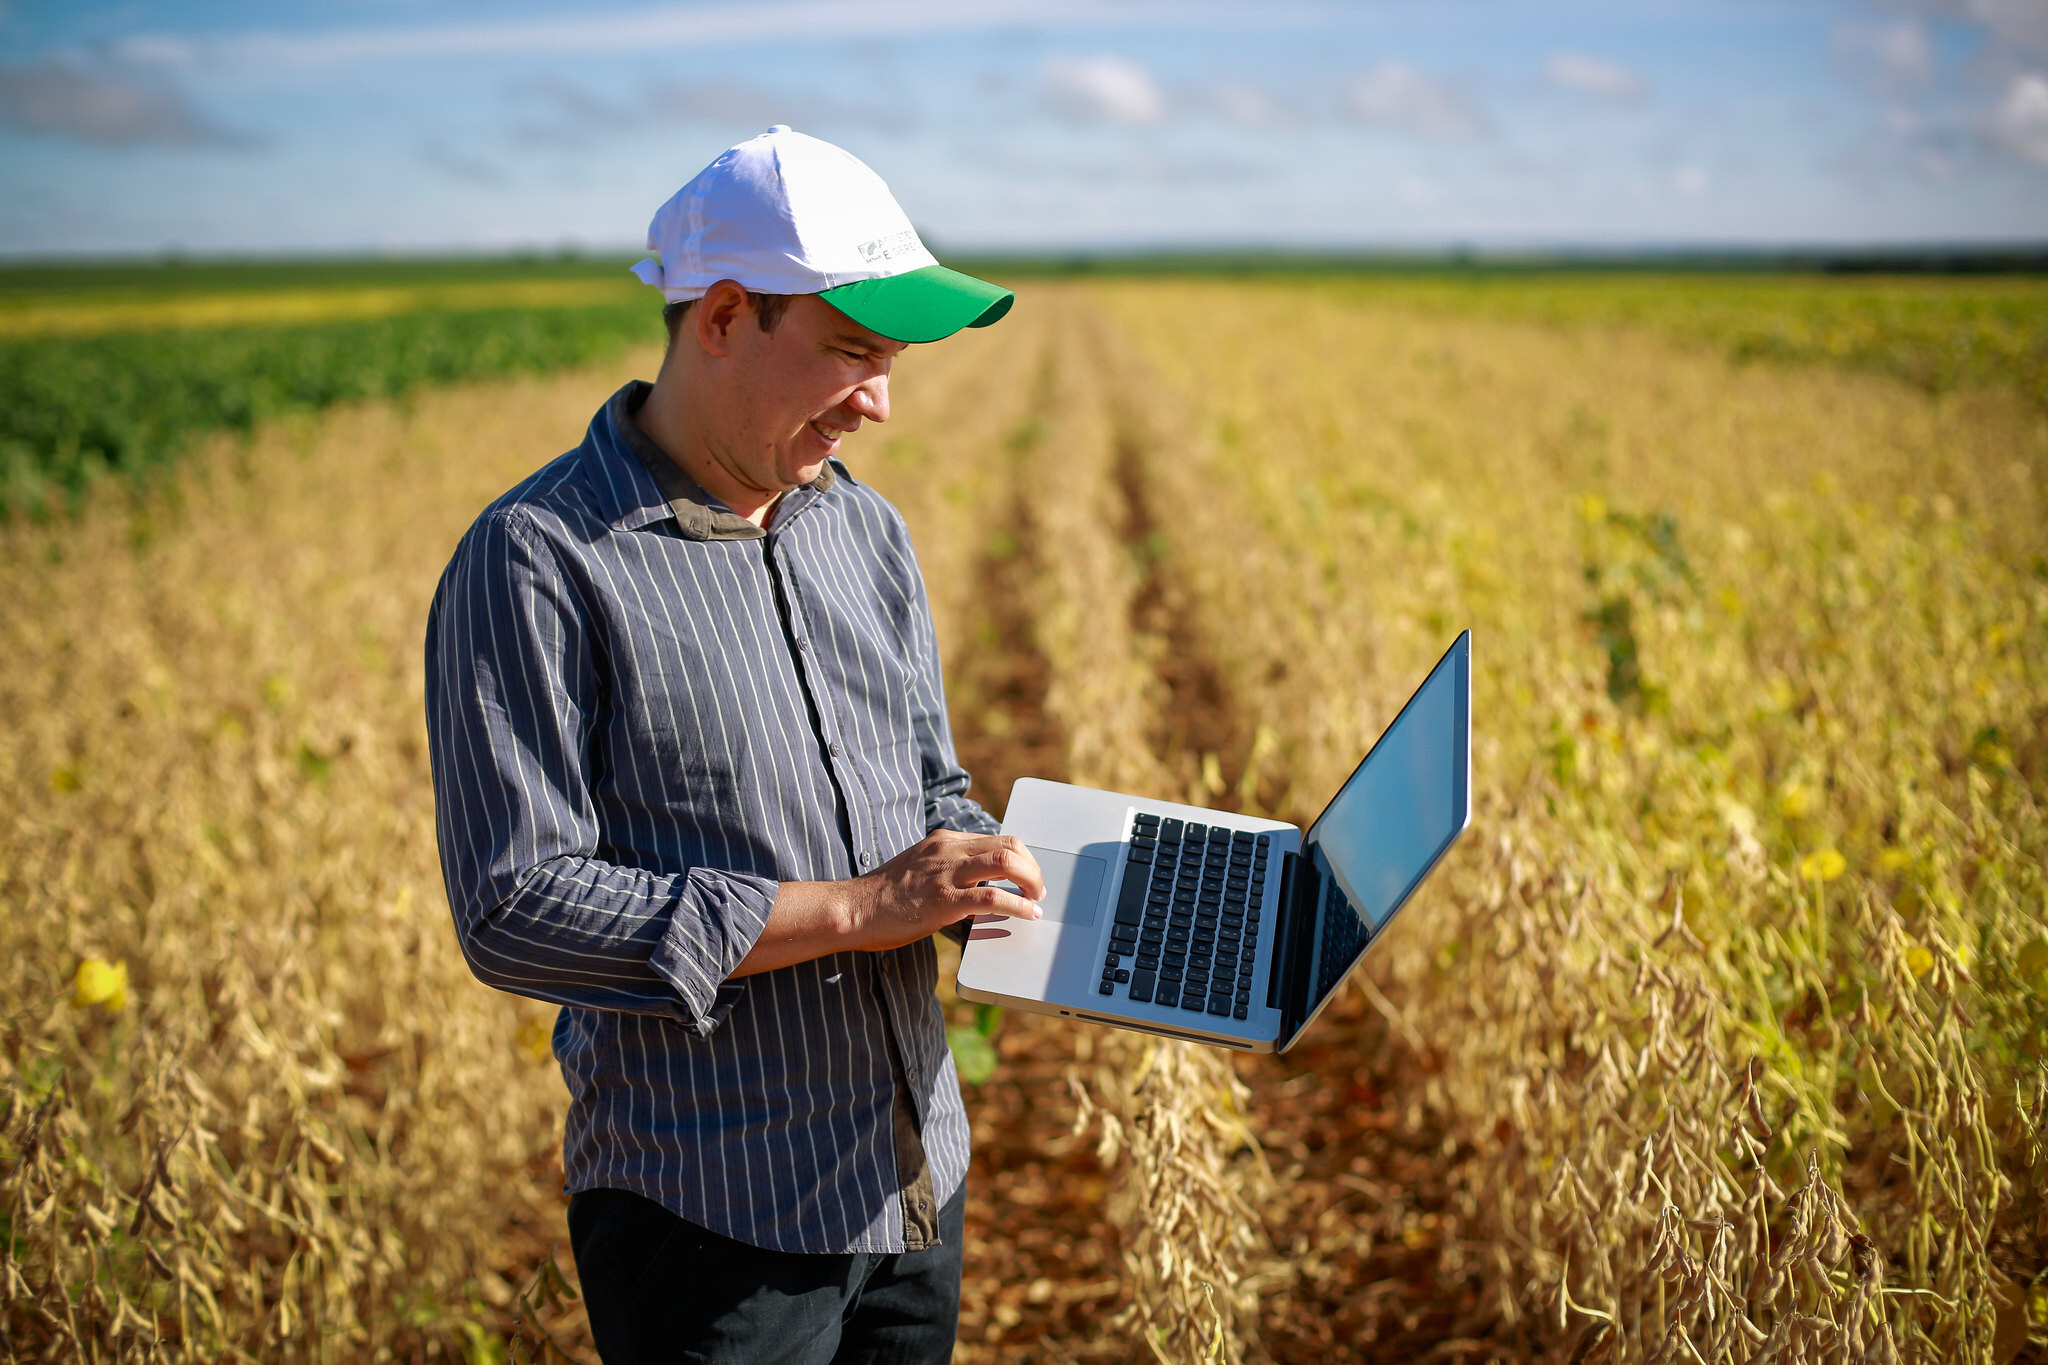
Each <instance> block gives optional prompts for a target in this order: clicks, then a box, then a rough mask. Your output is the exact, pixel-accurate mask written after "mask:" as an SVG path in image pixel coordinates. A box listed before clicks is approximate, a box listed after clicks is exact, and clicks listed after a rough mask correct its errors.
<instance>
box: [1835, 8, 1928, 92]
mask: <svg viewBox="0 0 2048 1365" xmlns="http://www.w3.org/2000/svg"><path fill="white" fill-rule="evenodd" d="M1835 51H1836V52H1837V53H1839V54H1840V55H1841V56H1842V57H1844V58H1846V59H1847V60H1848V61H1849V62H1850V63H1851V64H1852V65H1854V66H1856V67H1858V68H1860V69H1861V70H1863V71H1865V72H1866V73H1868V74H1869V76H1870V77H1871V78H1872V79H1873V80H1875V81H1876V82H1877V84H1878V85H1879V86H1880V87H1881V88H1884V89H1887V90H1900V89H1907V88H1910V87H1913V86H1919V85H1925V84H1926V83H1927V82H1928V81H1930V80H1932V79H1934V65H1935V62H1934V41H1933V39H1931V38H1929V37H1928V36H1927V29H1926V26H1925V25H1923V24H1922V23H1921V22H1920V21H1919V20H1917V19H1895V20H1892V21H1891V22H1889V23H1883V24H1858V23H1845V24H1839V25H1837V26H1836V27H1835Z"/></svg>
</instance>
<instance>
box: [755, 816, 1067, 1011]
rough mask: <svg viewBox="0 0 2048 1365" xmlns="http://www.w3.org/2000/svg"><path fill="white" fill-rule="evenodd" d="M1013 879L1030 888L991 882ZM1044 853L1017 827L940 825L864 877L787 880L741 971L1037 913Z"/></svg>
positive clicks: (886, 945) (885, 945)
mask: <svg viewBox="0 0 2048 1365" xmlns="http://www.w3.org/2000/svg"><path fill="white" fill-rule="evenodd" d="M1004 880H1008V881H1009V882H1011V883H1013V884H1014V885H1015V886H1016V887H1017V889H1018V890H1019V891H1022V892H1023V893H1024V894H1023V895H1021V896H1020V895H1018V894H1016V892H1014V891H1009V890H1006V889H1004V888H1003V887H1000V886H989V885H985V884H984V883H988V882H996V881H1004ZM1043 895H1045V878H1044V876H1043V875H1042V874H1041V873H1040V872H1039V870H1038V860H1037V859H1036V858H1034V857H1032V856H1031V850H1030V849H1028V848H1026V847H1025V846H1024V841H1023V840H1022V839H1019V838H1017V837H1016V836H1015V835H1010V834H962V833H960V832H959V831H958V830H951V829H937V830H933V831H932V832H931V833H930V834H927V835H925V837H924V838H922V839H920V840H918V841H917V842H916V843H914V844H912V845H911V846H910V847H909V848H906V849H904V850H903V851H902V852H901V853H899V854H897V855H896V856H895V857H893V858H891V859H890V860H889V861H888V862H886V863H883V864H882V865H881V866H880V867H878V868H876V869H875V870H874V871H873V872H870V873H868V874H867V875H866V876H864V877H854V878H851V879H850V880H847V881H843V882H784V883H782V886H781V889H780V890H779V891H778V892H777V893H776V896H775V904H774V906H773V907H772V908H771V909H770V910H769V912H768V924H767V927H766V928H764V929H763V930H762V931H761V937H760V938H759V939H757V940H755V942H754V947H753V950H752V951H751V952H749V953H748V954H747V956H746V959H745V960H744V961H742V962H741V963H740V965H739V967H738V969H737V970H735V971H734V972H733V975H734V976H735V977H741V976H752V975H754V974H755V973H757V972H772V971H774V970H775V969H776V968H778V967H788V966H792V965H794V964H796V963H798V962H809V961H811V960H812V959H814V958H820V957H828V956H830V955H831V954H833V953H843V952H847V951H849V950H859V951H865V952H883V951H886V950H887V949H890V948H901V947H902V946H903V945H904V944H906V943H915V942H917V941H918V940H919V939H921V938H928V937H930V936H931V935H932V934H935V933H937V932H938V931H939V930H941V929H944V928H945V927H946V926H948V925H950V924H957V923H959V922H960V921H961V920H964V919H972V918H974V917H975V916H976V915H991V914H994V915H1009V916H1012V917H1013V918H1016V919H1038V918H1039V917H1040V913H1039V909H1038V906H1037V905H1036V904H1034V902H1035V901H1036V900H1037V899H1038V898H1039V897H1041V896H1043Z"/></svg>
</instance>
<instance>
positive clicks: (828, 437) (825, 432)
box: [811, 421, 847, 446]
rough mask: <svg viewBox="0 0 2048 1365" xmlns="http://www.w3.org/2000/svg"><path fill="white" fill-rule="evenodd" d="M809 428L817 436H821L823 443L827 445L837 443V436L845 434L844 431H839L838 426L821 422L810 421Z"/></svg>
mask: <svg viewBox="0 0 2048 1365" xmlns="http://www.w3.org/2000/svg"><path fill="white" fill-rule="evenodd" d="M811 430H812V431H815V432H817V433H818V435H819V436H821V437H823V438H824V441H825V444H826V445H828V446H829V445H837V444H838V443H839V438H840V437H842V436H844V435H846V434H847V433H846V432H845V431H841V430H840V429H839V428H838V427H828V426H826V425H825V424H824V423H823V422H816V421H814V422H812V423H811Z"/></svg>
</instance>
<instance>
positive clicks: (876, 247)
mask: <svg viewBox="0 0 2048 1365" xmlns="http://www.w3.org/2000/svg"><path fill="white" fill-rule="evenodd" d="M920 249H921V247H920V243H919V242H918V240H917V234H916V233H915V232H912V231H910V230H909V229H908V228H906V229H904V230H903V231H902V232H892V233H890V234H889V235H888V236H887V237H877V238H875V240H874V241H872V242H862V243H861V244H860V246H859V247H857V248H856V250H858V251H859V252H860V258H861V260H862V261H864V262H865V263H867V264H868V265H881V264H884V263H886V262H889V261H893V260H894V259H896V258H897V257H898V256H907V255H909V254H910V253H912V252H914V251H918V250H920Z"/></svg>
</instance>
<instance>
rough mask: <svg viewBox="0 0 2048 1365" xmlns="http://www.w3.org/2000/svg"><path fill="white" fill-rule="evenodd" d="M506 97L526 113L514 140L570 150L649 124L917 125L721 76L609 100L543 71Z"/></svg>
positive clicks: (727, 128) (884, 104)
mask: <svg viewBox="0 0 2048 1365" xmlns="http://www.w3.org/2000/svg"><path fill="white" fill-rule="evenodd" d="M505 94H506V96H507V98H509V99H510V100H511V101H512V102H513V103H514V104H515V105H516V106H519V107H520V110H521V113H520V116H519V117H518V118H517V119H516V120H515V122H514V123H513V125H512V135H513V137H514V139H515V140H516V141H518V142H519V143H521V144H523V145H525V146H529V147H546V148H555V149H558V150H566V151H573V150H580V149H582V148H586V147H589V146H592V145H594V144H596V143H598V142H601V141H603V140H605V139H607V138H612V137H616V136H617V135H618V134H619V133H620V132H622V131H625V130H631V129H644V128H648V127H672V126H694V127H703V128H710V129H715V130H717V131H719V132H721V133H723V134H725V135H727V136H730V137H734V138H738V137H743V136H746V135H747V134H749V133H752V132H758V131H760V130H761V129H762V128H765V127H767V126H768V125H769V124H771V123H787V124H790V125H791V126H792V127H795V128H798V129H801V130H802V131H805V132H817V133H822V134H825V135H827V136H830V135H833V134H836V133H838V132H839V130H841V129H845V128H850V127H862V128H878V129H881V130H882V131H884V132H892V133H901V132H904V131H905V130H907V129H908V128H910V127H911V126H912V125H913V124H914V123H915V122H916V115H915V112H914V111H912V110H910V109H908V108H905V107H903V106H902V105H901V104H900V103H897V102H893V101H877V102H875V103H873V104H859V103H855V102H853V101H848V100H839V99H835V98H832V97H831V96H829V95H824V94H819V93H817V92H815V91H811V90H802V91H799V92H798V93H795V94H789V93H786V92H782V91H776V90H770V89H766V88H763V87H760V86H753V85H746V84H742V83H739V82H735V81H722V80H711V81H686V82H675V83H667V82H657V83H654V84H651V85H648V86H645V87H643V88H642V89H640V90H639V91H637V92H622V93H621V94H620V95H619V97H618V98H616V99H604V98H600V97H599V96H597V95H594V94H592V93H590V92H589V91H587V90H585V89H583V88H582V87H581V86H578V85H574V84H571V83H570V82H567V81H563V80H559V79H557V78H555V77H552V76H543V77H538V78H534V79H530V80H521V81H515V82H512V83H511V84H509V85H507V86H506V88H505Z"/></svg>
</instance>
